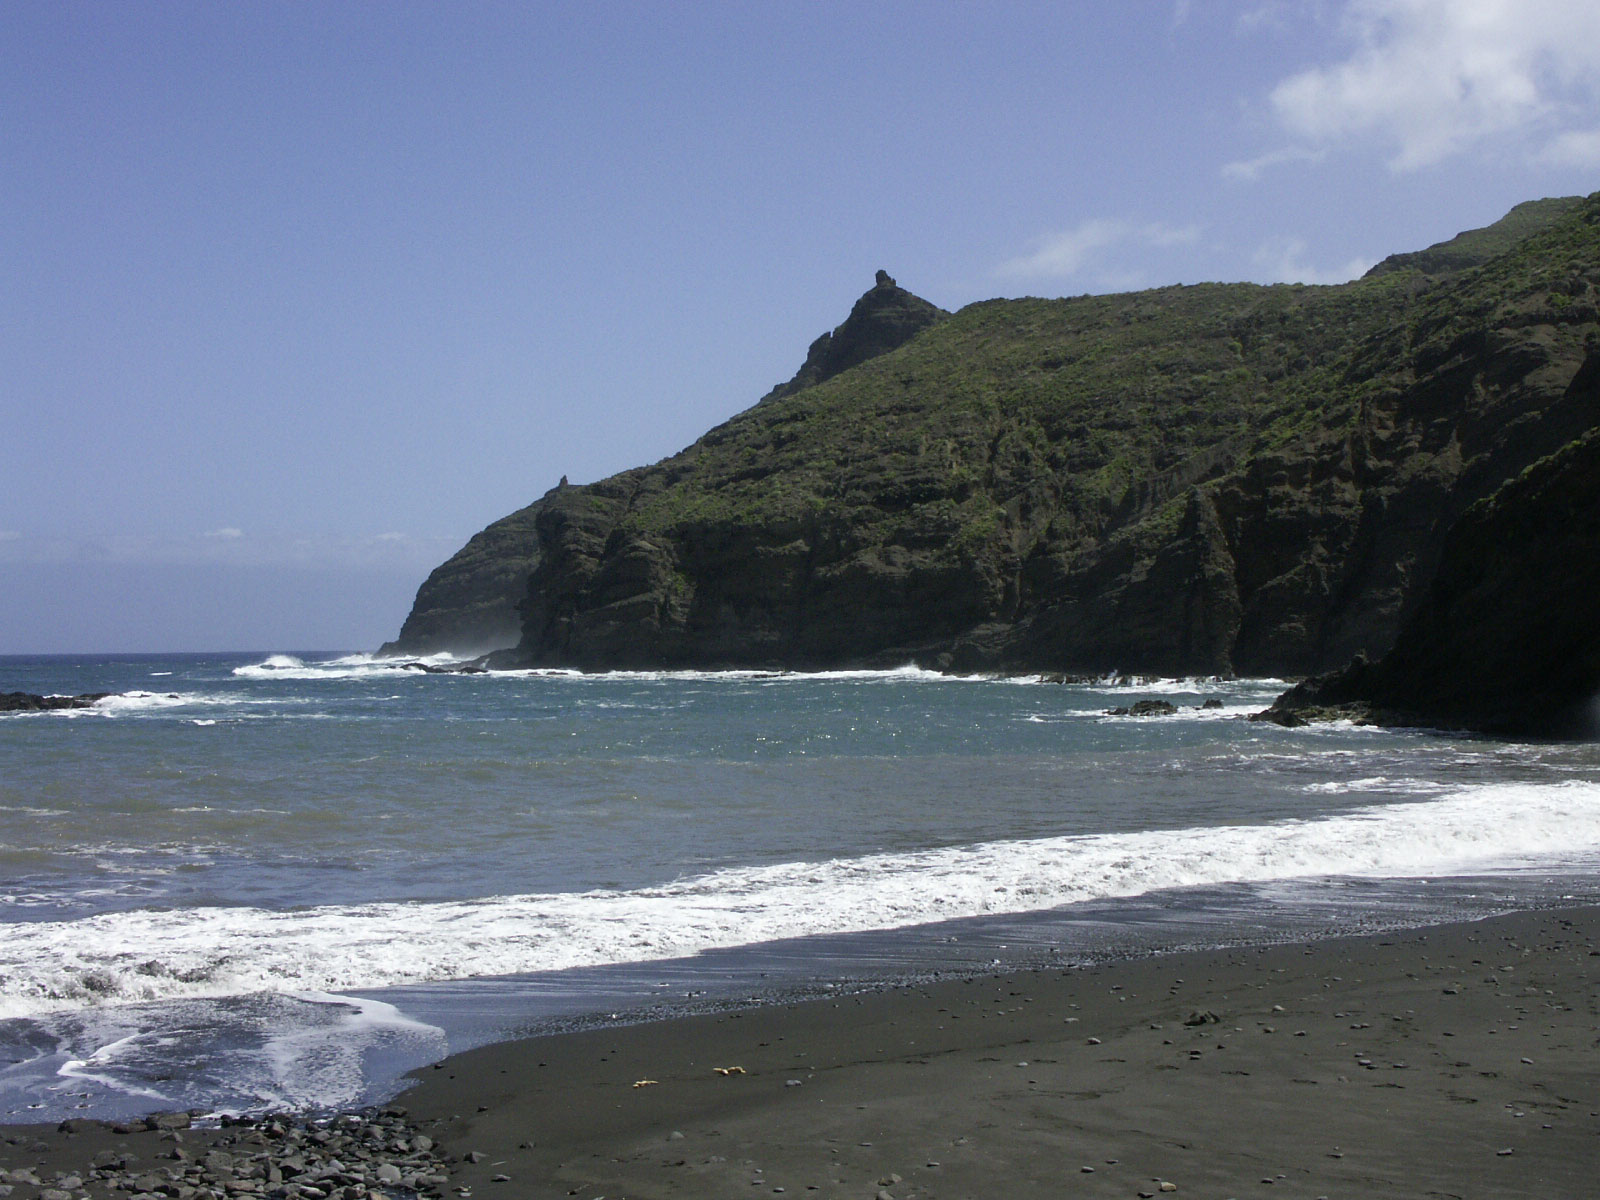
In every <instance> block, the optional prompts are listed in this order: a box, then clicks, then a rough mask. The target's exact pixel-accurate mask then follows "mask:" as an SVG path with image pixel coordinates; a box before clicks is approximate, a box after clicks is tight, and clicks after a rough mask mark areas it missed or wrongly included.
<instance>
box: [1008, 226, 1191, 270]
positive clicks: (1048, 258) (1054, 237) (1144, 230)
mask: <svg viewBox="0 0 1600 1200" xmlns="http://www.w3.org/2000/svg"><path fill="white" fill-rule="evenodd" d="M1199 239H1200V230H1199V228H1198V227H1197V226H1193V225H1188V226H1181V227H1180V226H1173V225H1164V224H1161V223H1159V222H1155V223H1150V224H1143V225H1141V224H1137V223H1135V222H1132V221H1123V220H1117V219H1114V218H1104V217H1101V218H1094V219H1091V220H1087V221H1083V222H1081V223H1079V224H1078V225H1077V226H1075V227H1074V228H1072V229H1068V230H1063V231H1062V232H1060V233H1052V234H1048V235H1047V236H1045V237H1043V238H1040V239H1039V242H1038V244H1037V246H1036V247H1035V249H1034V250H1033V252H1032V253H1031V254H1024V255H1022V256H1020V257H1018V258H1012V259H1007V260H1006V261H1005V262H1003V263H1001V264H1000V265H999V266H998V267H996V268H995V272H994V273H995V274H996V275H1000V276H1005V277H1008V278H1013V279H1019V278H1033V279H1068V278H1071V277H1072V276H1074V275H1079V274H1082V273H1083V272H1084V271H1085V270H1087V269H1088V268H1089V267H1090V266H1098V265H1099V263H1100V261H1101V260H1102V259H1103V257H1104V254H1105V252H1106V251H1108V250H1110V249H1112V248H1113V247H1137V248H1146V249H1148V248H1159V247H1163V246H1182V245H1189V244H1192V243H1194V242H1197V241H1199ZM1105 274H1106V276H1107V277H1108V278H1109V277H1117V278H1122V279H1126V278H1128V277H1129V276H1130V272H1129V271H1128V270H1127V269H1126V268H1125V267H1116V266H1113V267H1112V268H1110V269H1108V270H1107V271H1106V272H1105Z"/></svg>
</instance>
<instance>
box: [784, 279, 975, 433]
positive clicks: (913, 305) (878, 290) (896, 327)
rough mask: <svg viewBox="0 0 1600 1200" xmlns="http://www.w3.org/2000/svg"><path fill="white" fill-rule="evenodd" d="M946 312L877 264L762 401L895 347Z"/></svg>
mask: <svg viewBox="0 0 1600 1200" xmlns="http://www.w3.org/2000/svg"><path fill="white" fill-rule="evenodd" d="M949 315H950V314H949V313H948V312H946V311H945V310H944V309H942V308H940V307H939V306H938V305H936V304H932V303H930V302H929V301H927V300H924V299H923V298H922V297H921V296H916V295H913V294H912V293H910V292H908V291H906V290H905V288H903V287H901V286H900V285H899V284H897V283H896V282H895V281H894V276H892V275H890V274H889V272H887V271H885V270H883V269H882V268H881V267H880V268H879V269H878V272H877V274H876V275H875V276H874V278H873V284H872V287H871V288H869V289H868V290H867V291H866V292H865V293H863V294H862V296H861V298H860V299H859V300H857V301H856V302H855V304H854V305H853V306H852V307H851V309H850V315H849V316H848V317H846V318H845V320H844V323H843V324H841V325H840V326H839V327H838V328H837V329H834V330H831V331H830V332H828V333H824V334H823V335H822V336H821V337H819V338H817V340H816V341H814V342H812V343H811V348H810V349H809V350H808V351H807V352H806V361H805V362H804V363H803V364H802V365H801V367H800V369H799V370H798V371H796V372H795V375H794V378H793V379H791V380H789V382H788V383H780V384H779V385H778V386H777V387H775V388H773V389H772V390H771V391H770V392H768V393H767V394H766V395H765V396H763V397H762V402H763V403H765V402H766V401H768V400H776V399H779V398H780V397H783V396H792V395H793V394H794V393H796V392H798V391H800V390H802V389H804V388H808V387H813V386H815V385H816V384H819V383H821V382H822V381H823V380H825V379H832V378H833V377H834V376H835V375H838V374H840V373H841V372H844V371H848V370H849V369H850V368H851V367H856V366H860V365H861V364H862V363H864V362H866V361H867V360H868V359H871V358H876V357H878V355H880V354H887V353H888V352H889V351H891V350H896V349H899V348H900V347H901V346H903V345H905V343H907V342H909V341H910V340H911V339H912V338H913V337H915V336H916V335H917V334H919V333H921V332H922V331H923V330H924V329H926V328H928V326H930V325H934V324H937V323H938V322H940V321H942V320H944V319H945V318H946V317H948V316H949Z"/></svg>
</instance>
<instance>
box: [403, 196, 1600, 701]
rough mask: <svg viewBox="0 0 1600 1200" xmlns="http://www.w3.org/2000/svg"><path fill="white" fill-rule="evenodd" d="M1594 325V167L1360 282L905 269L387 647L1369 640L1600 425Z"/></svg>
mask: <svg viewBox="0 0 1600 1200" xmlns="http://www.w3.org/2000/svg"><path fill="white" fill-rule="evenodd" d="M1596 345H1600V195H1596V196H1591V197H1588V198H1577V197H1572V198H1562V199H1553V200H1544V201H1536V202H1531V203H1529V204H1524V205H1519V206H1518V207H1517V208H1516V209H1513V210H1512V212H1511V213H1509V214H1508V215H1507V216H1506V217H1505V218H1504V219H1503V220H1502V221H1500V222H1497V223H1496V224H1495V225H1492V226H1489V227H1487V228H1485V229H1479V230H1471V231H1468V232H1466V233H1463V234H1460V235H1457V236H1456V237H1454V238H1452V239H1450V240H1448V241H1446V242H1442V243H1440V244H1438V245H1436V246H1433V247H1430V248H1428V249H1427V250H1424V251H1418V252H1414V253H1410V254H1399V255H1395V256H1393V257H1391V258H1389V259H1386V260H1385V261H1384V262H1383V263H1380V264H1379V265H1378V266H1377V267H1375V268H1374V269H1373V270H1372V271H1371V272H1369V273H1368V275H1367V276H1366V277H1364V278H1362V279H1359V280H1356V281H1353V282H1351V283H1348V284H1343V285H1339V286H1334V287H1310V286H1300V285H1275V286H1270V287H1263V286H1258V285H1253V284H1203V285H1197V286H1184V287H1168V288H1161V289H1156V290H1153V291H1145V292H1135V293H1128V294H1123V295H1111V296H1080V297H1076V298H1071V299H1062V300H1042V299H1018V300H992V301H985V302H982V303H978V304H972V305H969V306H967V307H966V308H963V309H961V310H960V311H959V312H956V313H953V314H946V313H944V312H943V311H942V310H940V309H938V308H937V307H936V306H934V305H932V304H929V303H927V302H926V301H922V300H919V299H918V298H917V297H915V296H912V295H911V294H910V293H909V292H906V291H905V290H904V289H901V288H899V287H898V285H896V284H895V283H894V281H893V280H892V279H889V278H888V276H887V275H885V274H883V273H882V272H880V273H879V278H878V281H877V282H876V284H875V285H874V287H873V288H872V289H871V290H869V291H868V292H867V293H866V295H864V296H863V297H862V298H861V299H860V300H859V301H858V302H857V303H856V305H855V307H854V309H853V310H852V312H851V314H850V317H849V319H848V320H847V321H846V322H844V324H842V325H840V326H839V327H838V328H837V329H835V330H833V331H832V332H831V333H829V334H825V335H824V336H823V337H822V338H819V339H818V340H817V342H815V343H814V344H813V345H812V347H811V350H810V352H809V353H808V354H807V356H806V360H805V363H804V364H803V365H802V367H801V368H800V370H799V371H798V372H797V373H796V375H795V377H794V378H793V379H791V380H790V381H789V382H788V383H786V384H782V385H780V386H779V387H777V388H774V389H773V390H772V391H771V392H770V393H768V395H767V396H766V397H764V398H763V399H762V400H761V401H760V402H759V403H757V404H756V405H754V406H753V407H751V408H750V409H747V410H746V411H744V412H742V413H740V414H738V415H737V416H735V417H733V418H732V419H731V420H729V421H727V422H726V423H724V424H723V425H720V426H718V427H717V428H715V429H713V430H711V431H709V432H708V433H707V434H705V435H704V436H703V437H702V438H700V439H699V440H698V441H697V442H696V443H695V444H694V445H692V446H690V447H688V448H687V449H685V450H684V451H682V452H681V453H679V454H677V455H674V456H672V457H671V458H668V459H665V460H663V461H662V462H659V463H656V464H655V465H653V466H649V467H640V468H636V469H633V470H629V471H624V472H622V473H620V474H618V475H614V476H611V477H610V478H607V479H603V480H600V481H598V482H595V483H591V484H585V485H577V486H573V485H563V486H560V487H557V488H555V489H553V490H552V491H550V492H549V493H547V494H546V495H545V496H544V497H542V498H541V499H539V500H537V501H535V502H534V503H533V504H532V505H530V506H529V507H527V508H525V509H522V510H521V511H519V512H517V513H514V514H512V515H511V516H509V517H506V518H504V519H503V520H501V521H499V522H496V523H495V524H494V525H491V526H490V527H489V528H488V529H486V530H484V531H483V532H482V533H480V534H478V535H477V536H476V537H474V538H473V539H472V541H470V542H469V543H468V545H467V546H466V547H465V548H464V549H463V550H462V551H461V552H460V553H459V554H457V555H456V556H455V557H454V558H452V559H451V560H450V561H449V562H447V563H445V564H443V565H442V566H441V567H440V568H438V569H437V570H436V571H435V572H434V573H433V575H431V576H430V577H429V579H428V581H427V582H426V583H424V585H423V587H422V589H421V590H420V591H419V593H418V599H417V605H416V607H415V608H414V609H413V612H412V614H411V616H410V617H409V618H408V619H407V622H406V625H405V628H404V629H403V630H402V632H401V635H400V637H399V638H397V639H396V641H395V642H393V643H390V644H389V645H388V646H386V647H385V650H386V651H389V652H393V653H404V654H421V653H429V652H432V651H436V650H453V651H456V652H458V653H465V652H478V651H481V650H483V649H485V648H487V647H488V646H490V645H494V644H496V643H498V644H500V645H502V646H506V647H508V648H507V649H504V650H502V651H501V652H500V654H499V656H498V661H501V662H505V663H508V664H511V663H515V664H522V665H552V666H554V665H560V666H575V667H581V668H595V669H604V668H617V667H710V666H725V665H740V666H770V667H790V668H817V667H835V666H845V665H898V664H901V663H904V662H907V661H916V662H918V663H920V664H922V665H925V666H929V667H934V668H938V669H946V670H958V671H959V670H995V671H1008V670H1011V671H1047V672H1081V673H1104V672H1107V671H1115V670H1124V671H1137V672H1141V673H1151V674H1162V675H1184V674H1208V675H1209V674H1226V673H1241V674H1278V675H1290V676H1298V675H1311V674H1315V673H1318V672H1330V671H1334V670H1338V669H1340V668H1343V667H1344V666H1345V665H1346V664H1348V663H1350V662H1351V661H1352V660H1353V659H1356V658H1357V657H1358V656H1361V657H1364V658H1365V659H1366V660H1369V661H1376V660H1377V659H1379V658H1380V657H1381V656H1383V655H1384V654H1385V653H1387V652H1388V651H1389V650H1390V649H1391V647H1393V646H1394V645H1395V642H1396V638H1397V636H1398V635H1399V633H1400V631H1401V629H1402V628H1403V627H1406V628H1410V627H1411V624H1412V623H1414V621H1418V620H1422V619H1423V617H1422V613H1423V609H1424V608H1425V607H1426V606H1430V605H1433V604H1434V601H1433V600H1430V599H1429V597H1430V595H1431V594H1432V593H1431V592H1430V588H1431V587H1432V585H1433V584H1434V581H1435V577H1436V576H1437V575H1438V574H1439V573H1440V571H1441V562H1442V556H1443V555H1444V554H1445V547H1446V545H1447V542H1448V541H1449V535H1450V534H1451V530H1452V529H1454V528H1455V527H1456V526H1457V524H1458V522H1461V521H1462V519H1463V517H1464V515H1465V514H1467V513H1469V511H1471V512H1479V509H1478V508H1475V506H1479V505H1480V504H1482V503H1483V502H1491V501H1492V503H1491V505H1490V507H1494V506H1496V505H1500V504H1501V501H1500V499H1499V498H1498V494H1499V493H1501V492H1502V490H1503V489H1505V488H1506V487H1507V486H1508V485H1509V484H1510V483H1511V482H1512V481H1515V480H1519V479H1520V478H1522V477H1523V475H1524V473H1525V472H1529V471H1530V469H1531V468H1534V467H1535V465H1536V464H1539V463H1541V461H1542V460H1546V459H1548V458H1550V457H1551V456H1559V455H1560V454H1561V453H1562V452H1563V451H1565V450H1566V449H1567V448H1569V447H1571V446H1572V445H1573V444H1574V443H1576V442H1578V441H1579V440H1580V439H1582V438H1584V437H1585V436H1586V435H1588V434H1589V433H1590V431H1591V430H1593V429H1594V428H1595V427H1596V426H1597V424H1600V410H1597V405H1596V403H1595V396H1594V390H1593V387H1592V386H1591V384H1590V378H1591V376H1592V371H1593V368H1591V367H1585V364H1586V363H1588V362H1590V361H1591V359H1590V355H1591V351H1592V350H1593V349H1594V348H1595V346H1596ZM1580 368H1583V370H1580ZM1557 490H1559V489H1557ZM1511 500H1512V497H1511V494H1510V493H1507V495H1506V498H1505V503H1506V504H1510V503H1511ZM1513 507H1514V505H1513ZM1481 519H1482V515H1481V514H1480V515H1479V516H1476V517H1474V518H1473V520H1474V521H1479V520H1481ZM1466 528H1467V527H1464V529H1463V532H1462V533H1461V535H1460V536H1461V537H1463V538H1465V537H1468V536H1469V534H1468V532H1467V531H1466ZM1479 536H1481V537H1490V536H1495V535H1493V534H1491V533H1483V534H1480V535H1479ZM1588 544H1589V545H1591V546H1592V545H1593V541H1592V540H1591V541H1590V542H1589V543H1588ZM1509 578H1512V577H1511V576H1508V579H1509ZM1521 578H1522V586H1523V589H1524V591H1525V592H1527V593H1529V594H1530V595H1531V594H1532V593H1533V592H1535V591H1537V592H1538V593H1539V596H1538V599H1540V600H1544V601H1545V602H1547V603H1548V602H1549V597H1548V595H1547V594H1546V593H1545V591H1544V589H1543V588H1542V586H1540V585H1538V584H1537V582H1536V581H1533V580H1530V579H1529V578H1528V577H1527V576H1526V574H1524V575H1523V576H1522V577H1521ZM1508 586H1509V584H1508ZM1591 594H1592V593H1591ZM1573 601H1574V603H1576V604H1578V605H1579V607H1580V608H1581V607H1582V606H1583V605H1584V604H1586V603H1589V600H1588V597H1583V598H1576V597H1574V598H1573ZM1499 602H1500V601H1496V603H1499ZM1526 607H1527V606H1523V608H1518V609H1516V610H1515V611H1517V612H1522V611H1524V609H1525V608H1526ZM1429 611H1432V610H1431V609H1430V610H1429ZM1537 627H1538V628H1543V627H1544V623H1543V622H1539V623H1537ZM1440 628H1441V629H1443V628H1444V627H1443V626H1440ZM1438 636H1440V637H1445V636H1447V635H1446V634H1444V633H1440V634H1439V635H1438ZM513 641H514V642H515V645H514V647H513V646H512V643H513ZM1507 657H1511V655H1510V654H1509V652H1508V656H1507ZM1579 661H1582V660H1581V659H1580V660H1579ZM1395 670H1396V671H1398V670H1399V668H1398V667H1397V668H1395ZM1597 682H1600V681H1597Z"/></svg>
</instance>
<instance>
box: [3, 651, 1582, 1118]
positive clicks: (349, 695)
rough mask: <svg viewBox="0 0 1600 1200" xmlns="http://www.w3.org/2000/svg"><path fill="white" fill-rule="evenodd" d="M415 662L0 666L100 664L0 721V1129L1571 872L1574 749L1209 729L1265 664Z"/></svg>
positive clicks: (35, 684)
mask: <svg viewBox="0 0 1600 1200" xmlns="http://www.w3.org/2000/svg"><path fill="white" fill-rule="evenodd" d="M422 665H423V664H419V663H401V662H396V661H380V660H373V659H372V658H370V657H368V656H366V655H339V654H332V653H323V654H313V653H300V654H266V653H256V654H233V655H222V654H216V655H162V656H144V655H126V656H97V657H82V658H68V657H39V658H18V657H11V658H0V691H15V690H20V691H29V692H41V693H66V694H77V693H81V692H108V693H111V695H110V696H109V697H108V698H107V699H105V700H103V701H101V702H99V703H97V704H95V705H94V706H93V707H91V708H88V709H83V710H75V711H67V712H56V713H39V714H17V715H0V1120H38V1121H46V1120H59V1119H61V1118H62V1117H63V1116H71V1115H99V1116H110V1115H117V1114H126V1113H131V1112H138V1111H150V1110H154V1109H170V1108H199V1109H204V1110H206V1111H242V1110H258V1109H263V1108H281V1107H285V1106H291V1107H297V1108H311V1109H316V1108H332V1107H339V1106H348V1105H356V1104H362V1103H369V1102H373V1101H376V1100H380V1099H382V1098H384V1097H385V1096H386V1095H387V1094H389V1093H390V1092H392V1091H393V1089H394V1088H395V1087H396V1086H397V1079H398V1077H399V1075H400V1074H401V1073H402V1072H404V1071H405V1070H408V1069H411V1068H414V1067H416V1066H419V1065H421V1064H423V1063H426V1062H428V1061H431V1060H432V1059H435V1058H438V1057H439V1056H441V1055H442V1054H444V1053H446V1052H447V1051H449V1050H457V1049H462V1048H465V1047H466V1046H469V1045H472V1044H478V1043H482V1042H485V1041H490V1040H494V1039H500V1038H506V1037H512V1036H520V1035H523V1034H526V1033H530V1032H538V1031H540V1030H545V1029H550V1028H556V1027H565V1026H568V1025H573V1024H587V1023H594V1022H597V1021H612V1020H633V1019H638V1018H640V1017H642V1016H648V1015H656V1014H662V1013H671V1012H675V1011H682V1010H685V1009H688V1008H695V1007H706V1006H720V1005H727V1004H743V1003H751V1002H763V1001H768V1000H773V999H781V998H784V997H787V996H793V995H805V994H815V993H819V992H823V991H828V990H833V989H838V988H849V987H860V986H870V985H872V984H874V983H878V982H882V981H886V980H892V979H896V978H906V977H916V976H923V975H928V974H933V973H939V972H946V971H962V970H974V969H979V968H982V967H985V966H989V965H993V964H995V963H1000V964H1003V965H1026V964H1029V963H1035V962H1038V961H1041V960H1044V961H1049V962H1052V963H1071V962H1077V961H1086V960H1089V959H1094V958H1105V957H1117V956H1122V955H1129V954H1143V953H1150V952H1157V951H1160V950H1162V949H1169V948H1173V947H1178V946H1191V945H1209V944H1224V943H1236V942H1260V941H1273V940H1281V939H1285V938H1304V937H1314V936H1320V935H1323V934H1329V933H1337V932H1345V931H1352V930H1361V929H1369V928H1375V927H1389V926H1400V925H1406V924H1423V923H1428V922H1432V921H1437V920H1443V919H1449V918H1453V917H1471V916H1477V915H1484V914H1487V913H1489V912H1497V911H1505V910H1508V909H1514V908H1519V907H1531V906H1542V905H1549V904H1560V903H1577V902H1588V901H1593V900H1596V899H1597V898H1600V747H1597V746H1595V745H1592V744H1535V745H1530V744H1517V743H1508V742H1501V741H1496V740H1492V739H1487V738H1474V737H1464V736H1459V735H1446V734H1441V733H1431V732H1426V731H1382V730H1375V729H1369V728H1356V727H1352V726H1348V725H1330V726H1319V727H1314V728H1310V729H1298V730H1289V729H1281V728H1278V727H1276V726H1273V725H1270V724H1264V723H1258V722H1250V721H1248V720H1247V719H1246V718H1247V716H1248V715H1249V714H1250V713H1252V712H1255V711H1258V710H1259V709H1261V708H1263V707H1265V706H1266V705H1267V704H1268V703H1269V702H1270V701H1271V700H1272V698H1273V697H1274V696H1275V695H1276V694H1277V693H1278V692H1279V691H1281V690H1282V688H1283V686H1284V684H1283V681H1280V680H1216V679H1190V680H1154V679H1137V678H1133V679H1130V678H1122V677H1108V678H1106V679H1104V680H1101V681H1099V682H1097V683H1093V684H1067V685H1063V684H1057V683H1049V682H1044V681H1042V680H1040V679H1039V678H1037V677H1023V678H951V677H946V676H941V675H937V674H934V673H932V672H927V671H922V670H918V669H916V668H915V667H907V668H905V669H902V670H897V671H872V672H867V671H862V672H833V673H824V674H774V673H769V672H719V673H651V672H645V673H611V674H599V675H582V674H576V673H570V672H555V671H520V672H495V673H491V674H438V673H429V672H427V671H425V670H423V669H422ZM429 665H438V663H437V662H434V661H432V660H430V663H429ZM1147 698H1154V699H1163V700H1166V701H1168V702H1170V703H1172V704H1174V705H1175V706H1177V709H1178V711H1177V712H1176V713H1175V714H1174V715H1170V716H1161V717H1144V718H1138V717H1117V716H1109V715H1107V710H1108V709H1109V708H1112V707H1114V706H1119V705H1128V704H1131V703H1132V702H1134V701H1136V700H1140V699H1147ZM1208 701H1209V702H1214V703H1212V704H1211V706H1210V707H1203V706H1204V705H1206V704H1207V702H1208Z"/></svg>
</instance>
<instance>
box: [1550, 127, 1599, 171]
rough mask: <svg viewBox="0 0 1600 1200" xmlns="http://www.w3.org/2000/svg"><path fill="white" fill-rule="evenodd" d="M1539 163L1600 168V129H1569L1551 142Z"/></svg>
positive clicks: (1555, 165) (1554, 165)
mask: <svg viewBox="0 0 1600 1200" xmlns="http://www.w3.org/2000/svg"><path fill="white" fill-rule="evenodd" d="M1539 161H1540V162H1542V163H1547V164H1549V165H1550V166H1552V167H1600V129H1569V130H1568V131H1567V132H1566V133H1562V134H1558V135H1557V136H1556V137H1554V138H1552V139H1551V140H1550V143H1549V145H1547V146H1545V148H1544V149H1543V150H1541V151H1540V152H1539Z"/></svg>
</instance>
